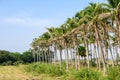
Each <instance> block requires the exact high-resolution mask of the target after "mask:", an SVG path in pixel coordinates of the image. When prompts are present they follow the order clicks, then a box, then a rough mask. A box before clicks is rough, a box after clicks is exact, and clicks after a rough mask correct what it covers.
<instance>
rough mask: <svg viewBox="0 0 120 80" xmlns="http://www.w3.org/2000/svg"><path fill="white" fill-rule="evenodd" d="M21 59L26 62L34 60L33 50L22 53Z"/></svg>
mask: <svg viewBox="0 0 120 80" xmlns="http://www.w3.org/2000/svg"><path fill="white" fill-rule="evenodd" d="M21 59H22V61H23V62H24V63H32V62H34V58H33V55H32V52H30V51H26V52H23V54H22V55H21Z"/></svg>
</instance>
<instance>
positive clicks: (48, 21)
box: [1, 17, 62, 27]
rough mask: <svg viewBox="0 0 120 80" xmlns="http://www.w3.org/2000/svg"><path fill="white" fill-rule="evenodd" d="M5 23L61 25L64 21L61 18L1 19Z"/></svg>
mask: <svg viewBox="0 0 120 80" xmlns="http://www.w3.org/2000/svg"><path fill="white" fill-rule="evenodd" d="M1 21H2V23H4V24H9V25H15V26H17V25H21V26H43V27H49V26H59V25H60V24H61V23H62V20H60V19H36V18H16V17H11V18H4V19H2V20H1Z"/></svg>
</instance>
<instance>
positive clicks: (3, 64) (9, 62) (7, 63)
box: [2, 61, 13, 66]
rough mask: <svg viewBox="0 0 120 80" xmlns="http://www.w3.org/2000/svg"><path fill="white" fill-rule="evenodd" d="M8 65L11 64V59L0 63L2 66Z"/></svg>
mask: <svg viewBox="0 0 120 80" xmlns="http://www.w3.org/2000/svg"><path fill="white" fill-rule="evenodd" d="M9 65H13V64H12V61H6V62H3V63H2V66H9Z"/></svg>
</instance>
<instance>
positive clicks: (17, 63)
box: [13, 60, 24, 65]
mask: <svg viewBox="0 0 120 80" xmlns="http://www.w3.org/2000/svg"><path fill="white" fill-rule="evenodd" d="M23 63H24V62H23V61H21V60H19V61H16V62H14V63H13V65H19V64H23Z"/></svg>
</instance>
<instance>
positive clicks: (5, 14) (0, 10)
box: [0, 0, 105, 52]
mask: <svg viewBox="0 0 120 80" xmlns="http://www.w3.org/2000/svg"><path fill="white" fill-rule="evenodd" d="M104 1H105V0H0V49H1V50H8V51H12V52H15V51H17V52H24V51H26V50H28V49H29V48H30V43H31V42H32V40H33V39H34V38H35V37H38V36H40V35H41V34H42V33H44V32H46V29H45V28H46V27H51V26H54V27H58V26H60V25H61V24H63V23H64V22H65V20H66V19H67V18H68V17H72V16H74V14H75V13H76V12H78V11H80V10H82V9H84V8H85V7H86V6H87V5H88V4H89V3H90V2H104Z"/></svg>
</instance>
